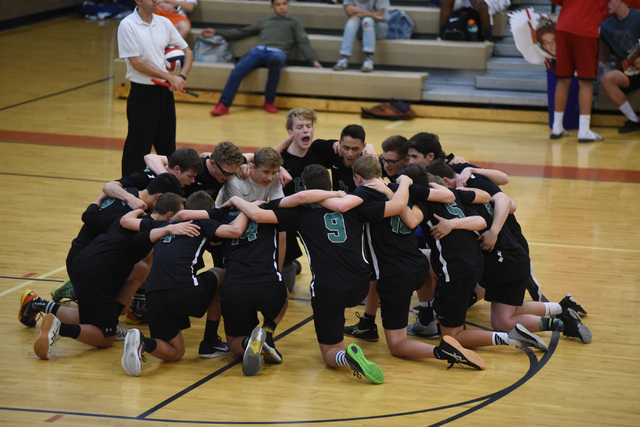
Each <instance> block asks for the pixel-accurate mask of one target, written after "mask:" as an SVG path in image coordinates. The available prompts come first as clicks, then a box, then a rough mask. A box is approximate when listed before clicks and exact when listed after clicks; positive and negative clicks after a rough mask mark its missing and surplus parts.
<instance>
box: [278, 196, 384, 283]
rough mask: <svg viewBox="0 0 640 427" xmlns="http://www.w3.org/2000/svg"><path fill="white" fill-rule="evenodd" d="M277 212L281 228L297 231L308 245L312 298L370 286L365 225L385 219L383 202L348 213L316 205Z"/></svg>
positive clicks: (305, 244)
mask: <svg viewBox="0 0 640 427" xmlns="http://www.w3.org/2000/svg"><path fill="white" fill-rule="evenodd" d="M274 213H275V214H276V216H277V218H278V223H279V224H280V228H281V229H282V230H283V231H289V232H293V231H297V232H298V234H299V236H300V239H301V240H302V243H303V244H304V246H305V250H306V251H307V254H308V257H309V265H310V267H311V273H312V280H311V295H312V296H317V295H326V294H331V293H335V292H341V291H349V290H355V289H362V288H366V287H368V286H369V273H370V267H369V263H368V262H367V260H366V256H365V253H364V244H363V223H365V222H367V221H375V220H378V219H380V218H382V217H383V216H384V202H377V203H371V204H367V205H362V206H358V207H356V208H355V209H352V210H350V211H348V212H345V213H339V212H333V211H331V210H329V209H326V208H324V207H323V206H321V205H319V204H315V203H314V204H308V205H302V206H298V207H296V208H291V209H276V210H275V211H274ZM292 234H293V233H292Z"/></svg>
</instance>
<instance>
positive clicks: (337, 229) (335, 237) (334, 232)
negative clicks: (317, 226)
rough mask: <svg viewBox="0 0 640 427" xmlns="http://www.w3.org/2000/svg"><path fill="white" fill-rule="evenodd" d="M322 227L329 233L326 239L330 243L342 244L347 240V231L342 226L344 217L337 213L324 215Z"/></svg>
mask: <svg viewBox="0 0 640 427" xmlns="http://www.w3.org/2000/svg"><path fill="white" fill-rule="evenodd" d="M324 225H325V227H327V230H329V231H330V233H327V238H328V239H329V240H330V241H331V242H332V243H344V242H345V241H346V240H347V230H346V228H345V226H344V217H343V216H342V214H341V213H339V212H332V213H327V214H324Z"/></svg>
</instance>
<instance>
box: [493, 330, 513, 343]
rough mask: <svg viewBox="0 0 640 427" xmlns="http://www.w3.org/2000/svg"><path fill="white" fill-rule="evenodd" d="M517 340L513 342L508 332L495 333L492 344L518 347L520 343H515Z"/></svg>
mask: <svg viewBox="0 0 640 427" xmlns="http://www.w3.org/2000/svg"><path fill="white" fill-rule="evenodd" d="M514 341H515V340H512V339H511V338H509V334H508V333H506V332H494V333H493V334H492V335H491V342H492V343H493V345H518V344H519V342H517V341H516V342H514Z"/></svg>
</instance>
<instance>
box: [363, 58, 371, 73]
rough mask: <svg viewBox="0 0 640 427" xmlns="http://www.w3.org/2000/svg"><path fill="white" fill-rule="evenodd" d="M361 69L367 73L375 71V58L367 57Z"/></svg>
mask: <svg viewBox="0 0 640 427" xmlns="http://www.w3.org/2000/svg"><path fill="white" fill-rule="evenodd" d="M360 71H362V72H365V73H369V72H371V71H373V59H371V58H367V59H365V60H364V62H363V63H362V67H360Z"/></svg>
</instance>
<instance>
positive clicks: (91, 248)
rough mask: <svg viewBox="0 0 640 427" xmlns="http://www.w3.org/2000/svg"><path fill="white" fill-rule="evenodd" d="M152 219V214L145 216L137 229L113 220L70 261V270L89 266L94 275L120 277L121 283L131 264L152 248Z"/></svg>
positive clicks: (131, 267) (144, 255)
mask: <svg viewBox="0 0 640 427" xmlns="http://www.w3.org/2000/svg"><path fill="white" fill-rule="evenodd" d="M153 222H154V221H153V220H152V219H151V217H144V218H143V220H142V222H141V223H140V232H137V231H131V230H127V229H125V228H123V227H122V226H120V224H119V223H117V222H116V223H114V224H113V225H112V226H111V227H110V228H109V230H108V231H107V232H106V233H103V234H101V235H99V236H98V237H96V238H95V239H94V240H93V241H92V242H91V243H89V245H88V246H87V247H86V248H84V249H83V250H82V251H80V253H79V254H78V255H77V256H76V257H75V259H74V260H73V263H72V264H71V265H72V266H73V268H72V270H76V269H82V270H87V268H88V269H90V270H91V272H93V274H100V275H108V276H111V277H114V278H120V279H121V280H122V283H124V280H126V278H127V277H128V276H129V274H130V273H131V270H133V266H134V265H135V264H136V263H137V262H139V261H140V260H141V259H143V258H144V257H146V256H147V255H148V254H149V252H151V249H152V248H153V243H152V242H151V240H150V239H149V233H150V232H151V230H152V229H153V228H154V224H153ZM70 274H72V272H70ZM72 280H73V277H72Z"/></svg>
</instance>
